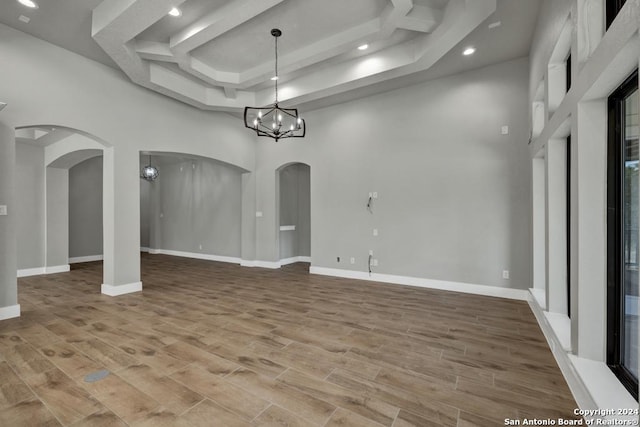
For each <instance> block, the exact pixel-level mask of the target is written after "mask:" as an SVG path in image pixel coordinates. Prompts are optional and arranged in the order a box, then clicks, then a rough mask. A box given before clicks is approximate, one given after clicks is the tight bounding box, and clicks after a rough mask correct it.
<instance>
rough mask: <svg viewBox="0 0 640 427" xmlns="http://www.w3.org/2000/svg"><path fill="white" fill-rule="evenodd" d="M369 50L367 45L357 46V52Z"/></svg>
mask: <svg viewBox="0 0 640 427" xmlns="http://www.w3.org/2000/svg"><path fill="white" fill-rule="evenodd" d="M367 49H369V45H368V44H363V45H361V46H358V50H367Z"/></svg>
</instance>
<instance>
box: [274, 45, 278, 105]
mask: <svg viewBox="0 0 640 427" xmlns="http://www.w3.org/2000/svg"><path fill="white" fill-rule="evenodd" d="M274 39H276V80H275V82H276V105H278V37H277V36H276V37H274Z"/></svg>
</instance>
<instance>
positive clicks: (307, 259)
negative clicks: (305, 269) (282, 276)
mask: <svg viewBox="0 0 640 427" xmlns="http://www.w3.org/2000/svg"><path fill="white" fill-rule="evenodd" d="M296 262H311V257H310V256H294V257H291V258H285V259H281V260H280V266H283V265H289V264H295V263H296Z"/></svg>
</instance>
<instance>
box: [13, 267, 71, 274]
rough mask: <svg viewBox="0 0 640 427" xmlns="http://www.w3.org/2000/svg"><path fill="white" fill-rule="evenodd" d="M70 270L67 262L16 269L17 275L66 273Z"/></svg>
mask: <svg viewBox="0 0 640 427" xmlns="http://www.w3.org/2000/svg"><path fill="white" fill-rule="evenodd" d="M70 270H71V267H70V266H69V264H64V265H52V266H49V267H37V268H25V269H21V270H18V271H17V277H30V276H40V275H42V274H55V273H66V272H68V271H70Z"/></svg>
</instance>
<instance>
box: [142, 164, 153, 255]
mask: <svg viewBox="0 0 640 427" xmlns="http://www.w3.org/2000/svg"><path fill="white" fill-rule="evenodd" d="M146 164H147V162H145V165H146ZM142 166H143V165H142V162H141V165H140V167H141V168H142ZM152 185H153V184H152V183H151V182H149V181H147V180H144V179H141V180H140V247H143V248H148V247H149V246H150V238H151V223H150V219H151V218H150V217H151V211H150V209H151V186H152Z"/></svg>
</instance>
